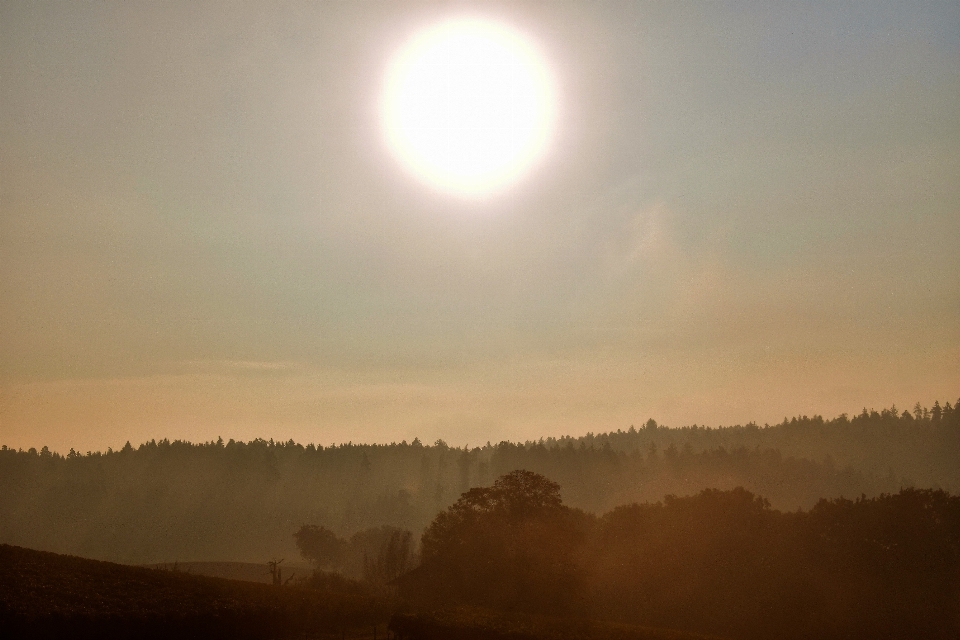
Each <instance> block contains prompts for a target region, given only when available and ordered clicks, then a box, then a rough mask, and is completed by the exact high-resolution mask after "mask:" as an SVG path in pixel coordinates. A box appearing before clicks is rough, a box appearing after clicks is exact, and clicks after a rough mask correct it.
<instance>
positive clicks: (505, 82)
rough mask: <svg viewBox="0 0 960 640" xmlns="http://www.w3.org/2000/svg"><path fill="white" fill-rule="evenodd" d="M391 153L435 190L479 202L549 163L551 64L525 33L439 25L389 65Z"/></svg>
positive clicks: (485, 25) (476, 22) (467, 21)
mask: <svg viewBox="0 0 960 640" xmlns="http://www.w3.org/2000/svg"><path fill="white" fill-rule="evenodd" d="M381 109H382V114H381V115H382V118H383V125H384V130H385V133H386V137H387V142H388V145H389V147H390V149H391V151H392V153H393V154H394V155H395V156H396V157H397V158H398V159H399V160H400V161H401V163H402V164H403V165H404V166H406V167H407V168H408V169H409V170H411V171H412V172H413V173H414V174H415V175H417V176H418V177H420V178H421V179H423V180H425V181H426V182H427V183H429V184H431V185H432V186H434V187H436V188H438V189H440V190H443V191H446V192H448V193H453V194H456V195H460V196H465V197H479V196H483V195H487V194H490V193H493V192H496V191H499V190H501V189H503V188H505V187H507V186H508V185H510V184H512V183H514V182H516V181H517V180H518V179H519V178H520V177H522V175H523V174H524V173H525V172H526V171H527V170H529V169H530V168H531V167H532V165H533V164H534V163H535V162H536V161H537V160H538V159H540V158H541V157H542V155H543V153H544V151H545V150H546V147H547V143H548V142H549V139H550V136H551V134H552V133H553V129H554V127H555V121H556V87H555V83H554V80H553V77H552V74H551V72H550V69H549V67H548V66H547V64H546V62H545V60H544V59H543V57H542V56H541V55H540V53H539V52H538V51H537V50H536V49H535V48H534V47H533V46H532V45H531V43H530V42H529V41H528V40H527V39H526V38H525V37H524V36H523V35H522V34H521V33H519V32H518V31H516V30H515V29H513V28H511V27H508V26H506V25H504V24H501V23H497V22H493V21H490V20H485V19H479V18H458V19H452V20H447V21H445V22H441V23H440V24H437V25H435V26H433V27H431V28H429V29H426V30H425V31H422V32H420V33H419V34H417V35H416V36H415V37H414V38H413V39H412V40H410V41H409V42H408V43H407V44H406V45H405V46H404V47H402V48H401V50H400V51H399V53H398V54H397V55H396V56H395V57H394V59H393V60H392V61H391V63H390V65H389V68H388V71H387V77H386V82H385V86H384V92H383V97H382V103H381Z"/></svg>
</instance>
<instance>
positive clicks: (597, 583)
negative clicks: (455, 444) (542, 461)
mask: <svg viewBox="0 0 960 640" xmlns="http://www.w3.org/2000/svg"><path fill="white" fill-rule="evenodd" d="M421 547H422V563H421V565H420V566H419V567H418V568H417V569H415V570H413V571H411V572H408V573H406V574H404V575H403V576H401V577H400V579H399V580H398V582H399V584H400V589H401V595H402V596H404V597H405V598H407V599H409V600H410V601H411V602H413V603H415V604H416V606H417V607H419V608H421V609H423V610H428V611H429V610H443V609H444V608H450V607H462V606H474V607H480V608H482V609H487V610H495V611H504V612H516V611H520V612H526V613H532V614H542V615H552V616H569V617H575V618H598V619H607V620H616V621H620V622H627V623H633V624H641V625H649V626H654V627H664V628H671V629H680V630H686V631H690V632H695V633H704V634H717V635H722V636H726V637H737V638H771V637H777V638H813V637H816V638H838V639H839V638H915V637H923V638H944V639H946V638H956V637H957V636H958V634H960V497H957V496H952V495H950V494H948V493H946V492H944V491H942V490H930V489H904V490H902V491H899V492H897V493H895V494H883V495H880V496H877V497H874V498H867V497H864V496H861V497H860V498H857V499H855V500H850V499H834V500H821V501H819V502H818V503H817V504H816V505H815V506H814V507H813V508H811V509H810V510H808V511H794V512H781V511H778V510H775V509H773V508H771V506H770V504H769V502H767V501H766V500H764V499H763V498H761V497H759V496H756V495H754V494H753V493H751V492H749V491H746V490H744V489H742V488H737V489H733V490H729V491H720V490H715V489H707V490H703V491H701V492H699V493H697V494H696V495H693V496H687V497H674V496H668V497H667V498H665V499H664V500H662V501H658V502H654V503H643V504H636V503H634V504H630V505H625V506H620V507H617V508H616V509H613V510H612V511H610V512H608V513H606V514H604V515H602V516H596V515H593V514H589V513H586V512H584V511H581V510H579V509H573V508H570V507H568V506H566V505H564V504H563V502H562V500H561V497H560V486H559V485H558V484H557V483H555V482H552V481H551V480H549V479H547V478H545V477H544V476H542V475H539V474H535V473H532V472H529V471H524V470H517V471H514V472H511V473H509V474H507V475H504V476H502V477H500V478H499V479H497V480H496V482H495V483H494V484H493V485H492V486H490V487H480V488H473V489H470V490H469V491H467V492H465V493H464V494H463V495H462V496H461V497H460V498H459V499H458V500H457V502H456V503H454V504H453V505H452V506H451V507H450V508H448V509H446V510H444V511H443V512H441V513H440V514H439V515H438V516H437V517H436V518H435V519H434V521H433V522H432V523H431V524H430V526H429V527H428V528H427V529H426V531H425V532H424V534H423V539H422V544H421Z"/></svg>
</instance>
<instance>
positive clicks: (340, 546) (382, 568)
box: [293, 524, 414, 586]
mask: <svg viewBox="0 0 960 640" xmlns="http://www.w3.org/2000/svg"><path fill="white" fill-rule="evenodd" d="M293 536H294V539H295V540H296V543H297V548H298V549H300V555H302V556H303V557H304V558H305V559H307V560H309V561H311V562H313V563H314V565H315V567H316V568H317V569H318V570H319V571H321V572H322V571H323V570H324V569H332V570H334V571H335V572H337V573H342V574H344V575H346V576H347V577H349V578H354V579H360V580H363V581H364V582H365V583H367V584H368V585H369V586H382V585H385V584H386V583H388V582H390V581H391V580H393V579H394V578H396V577H397V576H399V575H400V574H402V573H404V572H406V571H407V569H409V568H410V567H411V566H412V565H413V563H414V554H413V534H411V533H410V532H409V531H405V530H402V529H397V528H396V527H390V526H386V525H385V526H381V527H374V528H372V529H367V530H365V531H358V532H357V533H355V534H353V535H352V536H350V539H349V540H345V539H343V538H340V537H338V536H337V535H336V534H334V533H333V532H332V531H330V530H329V529H327V528H325V527H322V526H317V525H307V524H305V525H303V526H302V527H300V529H299V530H297V532H296V533H295V534H293Z"/></svg>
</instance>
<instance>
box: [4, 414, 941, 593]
mask: <svg viewBox="0 0 960 640" xmlns="http://www.w3.org/2000/svg"><path fill="white" fill-rule="evenodd" d="M957 460H960V411H958V410H957V409H956V408H955V407H954V406H952V405H950V403H944V404H943V405H942V406H941V405H940V404H939V403H937V404H935V405H934V407H933V409H932V410H929V409H924V408H922V407H916V408H915V409H914V411H913V412H901V411H898V410H895V409H894V408H892V407H891V408H890V409H884V410H882V411H879V412H877V411H866V410H864V411H863V412H862V413H861V414H860V415H857V416H854V417H853V418H848V417H847V416H840V417H839V418H836V419H834V420H824V419H823V418H821V417H819V416H814V417H812V418H807V417H797V418H793V419H791V420H786V419H785V420H784V421H783V423H781V424H778V425H772V426H769V427H764V426H757V425H753V424H749V425H745V426H735V427H723V428H712V429H711V428H704V427H701V426H697V425H694V426H690V427H683V428H679V429H666V428H662V427H660V426H658V425H656V423H655V422H653V421H652V420H651V421H649V422H648V423H647V425H645V426H642V427H641V428H639V429H634V428H629V429H627V430H618V431H617V432H612V433H605V434H592V433H591V434H587V435H586V436H583V437H581V438H560V439H548V440H543V441H540V442H527V443H522V444H521V443H509V442H502V443H500V444H494V445H491V444H487V445H485V446H482V447H479V448H472V449H468V448H466V447H464V448H452V447H449V446H447V445H446V444H445V443H443V442H441V441H438V442H437V443H436V444H434V445H432V446H423V445H422V444H421V443H420V442H419V441H414V442H413V443H406V442H403V443H399V444H392V445H353V444H346V445H339V446H331V447H322V446H314V445H307V446H302V445H300V444H296V443H294V442H292V441H288V442H285V443H284V442H274V441H272V440H269V441H267V440H254V441H251V442H248V443H244V442H234V441H229V442H223V441H217V442H209V443H205V444H191V443H188V442H179V441H178V442H170V441H167V440H161V441H150V442H147V443H144V444H142V445H140V446H139V447H133V446H125V447H123V448H122V449H121V450H119V451H110V450H108V451H107V452H106V453H87V454H83V455H81V454H78V453H76V452H70V454H68V455H67V456H60V455H58V454H56V453H52V452H50V451H49V450H47V449H46V448H44V449H41V450H40V451H36V450H33V449H31V450H29V451H14V450H11V449H7V448H3V447H0V541H3V542H6V543H12V544H20V545H28V546H33V547H40V548H45V549H50V550H53V551H59V552H68V553H74V554H79V555H83V556H86V557H95V558H102V559H109V560H115V561H122V562H130V563H148V562H150V563H153V562H170V561H173V560H176V559H178V558H180V559H182V558H195V559H203V558H231V559H234V560H246V561H252V562H261V561H262V560H263V559H265V558H270V557H287V558H289V557H292V556H294V555H295V554H296V553H297V549H296V547H295V546H294V540H293V538H292V537H291V536H290V532H291V531H295V530H296V528H297V527H299V526H300V525H301V524H302V523H305V522H306V523H324V524H325V525H326V526H327V527H328V528H329V529H330V531H331V532H333V533H334V534H336V535H337V536H339V537H342V538H344V539H349V536H351V535H352V534H354V533H355V532H358V531H364V530H369V529H371V528H375V527H379V526H380V525H384V524H386V525H390V526H392V527H394V528H398V529H404V530H410V531H421V530H422V529H423V528H424V527H426V526H427V525H428V524H429V523H430V521H431V520H432V519H433V517H434V515H435V514H436V513H437V512H438V511H440V510H442V509H444V508H446V507H448V506H449V505H450V504H452V503H453V502H454V501H455V500H456V498H457V496H458V495H459V494H460V493H462V492H463V491H466V490H467V489H468V488H469V487H470V486H482V485H488V484H490V483H491V482H492V481H493V480H494V478H496V477H497V476H499V475H502V474H504V473H507V472H509V471H510V470H512V469H518V468H523V469H529V470H531V471H534V472H537V473H540V474H543V475H546V476H548V477H550V478H553V479H555V480H557V481H558V482H560V483H561V485H562V486H563V497H564V500H565V502H566V503H567V504H568V505H570V506H572V507H575V508H579V509H584V510H586V511H589V512H593V513H603V512H604V511H608V510H610V509H612V508H614V507H616V506H617V505H620V504H625V503H629V502H643V501H652V500H659V499H661V498H662V497H663V496H664V495H667V494H675V495H692V494H695V493H697V492H698V491H700V490H702V489H705V488H719V489H732V488H734V487H737V486H743V487H745V488H746V489H748V490H749V491H752V492H754V493H757V494H760V495H763V496H765V497H766V498H767V499H769V500H770V502H771V504H772V506H774V507H775V508H778V509H788V510H792V509H797V508H800V507H803V508H806V509H809V508H811V507H812V506H813V505H814V504H816V502H817V500H819V499H820V498H821V497H827V498H837V497H839V496H842V495H847V496H850V495H860V494H862V493H863V494H866V495H869V496H876V495H879V494H880V493H884V492H887V493H892V492H896V491H898V490H899V489H900V488H901V487H910V486H923V487H941V488H944V489H947V490H950V491H953V492H958V491H960V465H958V464H957V462H956V461H957ZM378 550H379V547H377V548H376V549H374V550H372V551H370V552H369V553H368V561H371V562H372V561H374V560H375V559H376V555H377V553H378ZM351 557H352V556H351ZM352 558H353V557H352ZM350 562H351V563H353V564H352V565H351V566H352V567H354V568H349V569H348V568H344V569H343V570H344V571H345V572H347V573H348V574H350V575H358V576H359V575H360V574H362V571H363V556H362V554H360V555H359V557H356V558H353V559H351V560H350ZM331 568H332V567H331Z"/></svg>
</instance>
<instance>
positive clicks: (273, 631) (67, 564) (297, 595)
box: [0, 545, 391, 640]
mask: <svg viewBox="0 0 960 640" xmlns="http://www.w3.org/2000/svg"><path fill="white" fill-rule="evenodd" d="M390 610H391V609H390V607H389V605H388V603H387V602H386V601H385V600H383V599H378V598H374V597H366V596H358V595H339V594H331V593H325V592H317V591H310V590H306V589H301V588H297V587H292V586H287V587H274V586H272V585H263V584H257V583H252V582H242V581H238V580H227V579H222V578H212V577H207V576H200V575H192V574H189V573H185V572H180V571H176V572H174V571H163V570H157V569H149V568H144V567H130V566H125V565H119V564H114V563H110V562H100V561H96V560H87V559H83V558H77V557H73V556H63V555H57V554H53V553H47V552H43V551H34V550H31V549H24V548H22V547H13V546H9V545H0V636H2V637H11V638H13V637H16V638H21V637H22V638H64V637H70V638H98V639H112V638H170V637H175V638H203V639H204V640H211V639H216V638H230V639H231V640H234V639H240V638H284V637H304V636H307V637H323V636H330V637H341V636H348V637H357V636H358V635H360V634H361V633H363V634H365V635H372V631H373V627H374V626H379V627H380V629H384V627H385V625H386V622H387V620H388V619H389V615H390V613H389V612H390Z"/></svg>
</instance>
